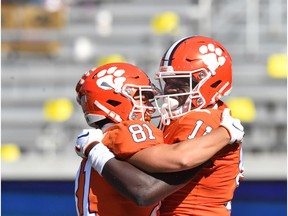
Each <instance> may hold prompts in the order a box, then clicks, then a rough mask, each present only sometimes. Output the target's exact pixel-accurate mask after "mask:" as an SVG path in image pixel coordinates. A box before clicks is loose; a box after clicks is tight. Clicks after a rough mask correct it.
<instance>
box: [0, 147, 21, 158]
mask: <svg viewBox="0 0 288 216" xmlns="http://www.w3.org/2000/svg"><path fill="white" fill-rule="evenodd" d="M20 155H21V151H20V148H19V146H17V145H16V144H14V143H7V144H1V160H2V161H5V162H14V161H17V160H18V159H19V157H20Z"/></svg>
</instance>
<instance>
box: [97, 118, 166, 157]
mask: <svg viewBox="0 0 288 216" xmlns="http://www.w3.org/2000/svg"><path fill="white" fill-rule="evenodd" d="M102 142H103V144H105V145H106V146H107V147H108V148H109V149H110V150H111V151H112V152H113V153H114V154H115V155H116V156H117V157H118V158H119V159H121V160H125V159H127V158H128V157H131V156H132V155H133V154H134V153H136V152H138V151H140V150H141V149H145V148H148V147H151V146H154V145H157V144H159V143H163V133H162V131H161V130H159V129H158V128H156V127H155V126H154V125H152V124H150V123H149V122H143V121H140V120H135V121H123V122H121V123H119V124H116V125H113V126H112V127H110V128H109V129H108V130H107V131H106V133H105V137H104V138H103V140H102Z"/></svg>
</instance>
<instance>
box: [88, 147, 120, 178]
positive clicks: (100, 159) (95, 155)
mask: <svg viewBox="0 0 288 216" xmlns="http://www.w3.org/2000/svg"><path fill="white" fill-rule="evenodd" d="M114 157H115V156H114V154H113V153H112V152H111V151H110V150H109V149H108V148H107V147H106V146H105V145H104V144H102V143H99V144H97V145H96V146H95V147H94V148H93V149H91V151H90V152H89V156H88V160H89V161H90V162H91V164H92V167H93V168H94V169H95V170H96V171H97V172H98V173H99V174H100V175H101V176H102V170H103V167H104V165H105V164H106V163H107V161H108V160H110V159H111V158H114Z"/></svg>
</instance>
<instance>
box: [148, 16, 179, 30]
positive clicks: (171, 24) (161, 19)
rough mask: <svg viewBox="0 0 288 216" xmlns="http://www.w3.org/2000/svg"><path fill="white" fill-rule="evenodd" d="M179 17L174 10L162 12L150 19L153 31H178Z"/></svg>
mask: <svg viewBox="0 0 288 216" xmlns="http://www.w3.org/2000/svg"><path fill="white" fill-rule="evenodd" d="M179 22H180V18H179V16H178V15H177V14H176V13H174V12H164V13H162V14H158V15H156V16H154V17H153V18H152V20H151V26H152V29H153V32H154V33H156V34H175V33H177V31H178V27H179Z"/></svg>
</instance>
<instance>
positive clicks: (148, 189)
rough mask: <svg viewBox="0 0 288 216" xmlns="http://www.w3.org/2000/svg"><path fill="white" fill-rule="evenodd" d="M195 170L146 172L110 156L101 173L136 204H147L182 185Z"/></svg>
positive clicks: (154, 201)
mask: <svg viewBox="0 0 288 216" xmlns="http://www.w3.org/2000/svg"><path fill="white" fill-rule="evenodd" d="M123 170H125V172H123ZM197 171H198V169H193V170H187V171H184V172H176V173H158V174H155V173H154V174H151V173H150V174H148V173H145V172H143V171H141V170H139V169H137V168H136V167H134V166H133V165H131V164H129V163H127V162H125V161H120V160H117V159H115V158H112V159H110V160H109V161H108V162H107V163H106V164H105V166H104V168H103V170H102V173H101V175H102V176H103V177H104V178H105V179H106V180H107V181H108V182H109V184H110V185H112V186H113V187H114V188H115V189H116V190H118V191H119V192H120V193H121V194H122V195H124V196H126V197H127V198H128V199H130V200H132V201H133V202H135V203H136V204H137V205H140V206H149V205H153V204H155V203H158V202H159V201H160V200H162V199H163V198H165V197H167V196H168V195H170V194H171V193H173V192H175V191H177V190H178V189H180V188H181V187H183V186H184V185H185V183H186V182H187V181H188V180H189V179H191V178H192V177H193V176H194V175H195V173H196V172H197Z"/></svg>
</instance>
